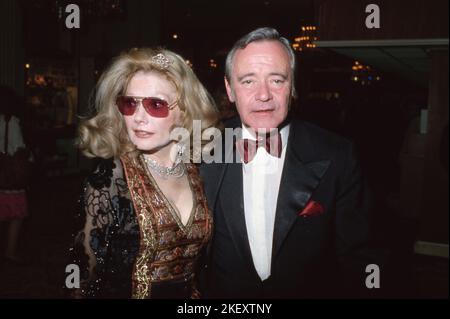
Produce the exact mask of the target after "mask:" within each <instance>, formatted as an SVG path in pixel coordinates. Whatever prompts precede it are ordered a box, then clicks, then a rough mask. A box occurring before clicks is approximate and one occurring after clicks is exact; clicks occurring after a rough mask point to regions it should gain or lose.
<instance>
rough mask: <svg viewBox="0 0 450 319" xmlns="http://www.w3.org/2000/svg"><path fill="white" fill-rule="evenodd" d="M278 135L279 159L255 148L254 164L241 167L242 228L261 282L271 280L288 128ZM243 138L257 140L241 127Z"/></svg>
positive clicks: (284, 128) (262, 148)
mask: <svg viewBox="0 0 450 319" xmlns="http://www.w3.org/2000/svg"><path fill="white" fill-rule="evenodd" d="M280 135H281V141H282V146H283V147H282V153H281V157H280V158H278V157H275V156H272V155H270V154H269V153H268V152H267V151H266V149H265V148H264V147H258V149H257V152H256V154H255V157H254V158H253V160H252V161H250V162H249V163H247V164H245V163H242V175H243V190H244V211H245V224H246V226H247V234H248V240H249V244H250V250H251V253H252V258H253V264H254V265H255V269H256V271H257V272H258V275H259V277H260V278H261V280H263V281H264V280H266V279H267V278H269V277H270V271H271V263H272V242H273V230H274V224H275V212H276V206H277V199H278V190H279V188H280V180H281V173H282V171H283V164H284V158H285V156H286V145H287V141H288V137H289V125H287V126H285V127H283V128H282V129H281V131H280ZM242 138H248V139H251V140H256V138H255V136H254V134H252V132H251V131H249V130H248V129H247V128H246V127H245V126H244V125H243V127H242Z"/></svg>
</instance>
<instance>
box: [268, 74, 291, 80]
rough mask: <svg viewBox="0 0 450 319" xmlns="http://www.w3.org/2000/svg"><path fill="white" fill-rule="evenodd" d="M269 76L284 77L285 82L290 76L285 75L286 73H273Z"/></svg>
mask: <svg viewBox="0 0 450 319" xmlns="http://www.w3.org/2000/svg"><path fill="white" fill-rule="evenodd" d="M269 75H275V76H280V77H282V78H283V79H285V80H286V79H287V78H288V76H287V75H286V74H284V73H278V72H272V73H269Z"/></svg>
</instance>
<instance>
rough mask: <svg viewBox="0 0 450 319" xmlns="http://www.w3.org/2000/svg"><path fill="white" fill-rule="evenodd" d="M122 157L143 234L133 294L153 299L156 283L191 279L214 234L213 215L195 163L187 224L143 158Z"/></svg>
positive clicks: (190, 173) (190, 177)
mask: <svg viewBox="0 0 450 319" xmlns="http://www.w3.org/2000/svg"><path fill="white" fill-rule="evenodd" d="M121 160H122V164H123V167H124V171H125V174H126V177H127V183H128V187H129V189H130V194H131V198H132V200H133V204H134V206H135V210H136V215H137V220H138V223H139V228H140V234H141V242H140V247H139V253H138V257H137V259H136V262H135V264H134V267H133V282H132V297H133V298H139V299H140V298H151V297H152V283H154V282H164V281H166V280H172V279H184V280H186V281H188V280H192V278H193V276H194V274H193V272H194V268H195V266H194V265H195V262H196V259H197V257H198V252H199V251H200V249H201V247H202V246H204V245H205V244H206V242H207V241H208V240H209V238H210V236H211V227H212V225H211V223H212V218H211V216H210V214H208V210H207V209H208V208H207V207H208V206H207V204H206V199H205V196H204V194H203V190H202V188H201V181H200V178H199V175H198V170H197V169H196V168H195V167H194V166H193V165H191V164H188V165H187V171H188V180H189V185H190V187H191V191H192V193H193V207H192V211H191V216H190V217H189V221H188V223H187V224H186V225H183V224H182V223H181V220H180V219H179V218H177V217H178V215H177V214H176V212H175V211H174V210H173V209H174V208H173V206H172V205H171V204H170V202H168V200H167V199H166V198H165V196H164V194H163V193H162V191H161V190H160V189H159V188H158V185H157V184H156V182H155V181H154V179H153V178H152V176H151V174H150V173H149V172H148V171H146V166H145V165H143V164H142V161H140V160H137V159H132V158H130V157H128V156H126V155H125V156H122V158H121ZM193 293H194V294H195V291H194V292H193Z"/></svg>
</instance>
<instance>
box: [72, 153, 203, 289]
mask: <svg viewBox="0 0 450 319" xmlns="http://www.w3.org/2000/svg"><path fill="white" fill-rule="evenodd" d="M186 172H187V177H188V181H189V185H190V187H191V190H192V195H193V207H192V211H191V214H190V217H189V220H188V222H187V223H186V225H184V224H183V223H182V222H181V220H180V217H179V214H178V213H177V208H176V207H175V206H173V205H172V204H171V203H170V202H169V200H168V199H167V198H166V197H165V196H164V194H163V192H162V191H161V190H160V188H159V187H158V185H157V183H156V182H155V180H154V178H153V177H152V175H151V173H150V172H149V171H148V168H147V166H146V165H145V163H144V162H143V160H142V157H138V158H132V157H131V156H122V157H121V158H120V160H117V159H116V160H114V161H112V160H110V161H103V162H101V163H100V164H99V166H98V168H97V170H96V171H95V172H94V173H93V174H92V175H91V176H90V177H89V178H88V179H87V181H86V184H85V189H84V195H83V196H82V199H81V203H80V204H81V214H80V216H79V217H80V218H82V219H84V220H83V225H84V226H82V230H81V231H79V232H78V233H77V234H76V236H75V245H74V247H73V249H72V253H73V256H74V258H73V260H74V261H73V262H74V263H75V264H77V265H80V266H81V270H82V271H81V273H82V282H81V288H80V289H77V290H76V291H74V293H73V294H75V295H78V296H81V297H106V298H197V297H199V293H198V291H197V290H196V284H195V283H196V276H195V269H196V268H197V267H198V266H199V265H198V264H199V259H200V255H201V254H202V251H203V250H204V248H205V247H206V244H207V242H208V241H209V239H210V237H211V231H212V217H211V214H210V213H209V211H208V206H207V203H206V197H205V195H204V192H203V186H202V182H201V179H200V176H199V172H198V168H197V167H196V166H195V165H194V164H186ZM83 217H84V218H83Z"/></svg>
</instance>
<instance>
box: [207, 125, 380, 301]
mask: <svg viewBox="0 0 450 319" xmlns="http://www.w3.org/2000/svg"><path fill="white" fill-rule="evenodd" d="M240 126H241V122H240V121H239V120H235V121H233V122H231V125H230V124H229V125H228V127H240ZM235 152H236V150H235V147H234V145H233V147H229V148H228V149H224V153H225V154H224V155H225V157H230V156H233V158H235V157H234V154H235ZM201 174H202V177H203V181H204V186H205V191H206V196H207V200H208V204H209V206H210V209H211V211H212V212H213V214H214V235H213V239H212V241H211V243H210V247H209V251H208V255H207V263H206V266H205V267H203V268H202V271H201V274H200V288H201V290H202V293H203V296H204V297H206V298H304V297H306V298H321V297H347V296H362V295H360V293H364V291H365V290H367V288H366V285H365V278H366V276H367V275H368V274H367V273H366V272H365V270H366V266H367V265H368V264H371V263H374V262H376V260H375V259H374V256H373V254H372V253H371V250H370V249H368V241H369V230H370V229H369V208H370V205H369V197H368V192H367V191H366V187H365V184H364V182H363V179H362V176H361V171H360V168H359V166H358V163H357V161H356V159H355V156H354V150H353V147H352V144H351V143H350V142H349V141H347V140H345V139H343V138H341V137H339V136H337V135H335V134H333V133H331V132H327V131H325V130H323V129H320V128H318V127H316V126H314V125H312V124H308V123H305V122H302V121H292V122H291V127H290V133H289V139H288V144H287V150H286V157H285V162H284V167H283V172H282V177H281V183H280V188H279V194H278V201H277V208H276V217H275V227H274V236H273V249H272V265H271V276H270V277H269V278H268V279H267V280H265V281H264V282H262V281H261V280H260V278H259V276H258V274H257V272H256V270H255V268H254V265H253V260H252V255H251V252H250V246H249V242H248V237H247V230H246V226H245V215H244V202H243V189H242V188H243V182H242V164H241V163H228V164H227V163H213V164H203V165H202V167H201ZM312 202H316V203H317V204H318V205H319V207H321V208H322V211H320V210H319V211H316V214H312V215H309V216H300V213H301V212H302V211H303V210H304V208H305V207H306V206H307V205H308V204H309V203H312Z"/></svg>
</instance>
